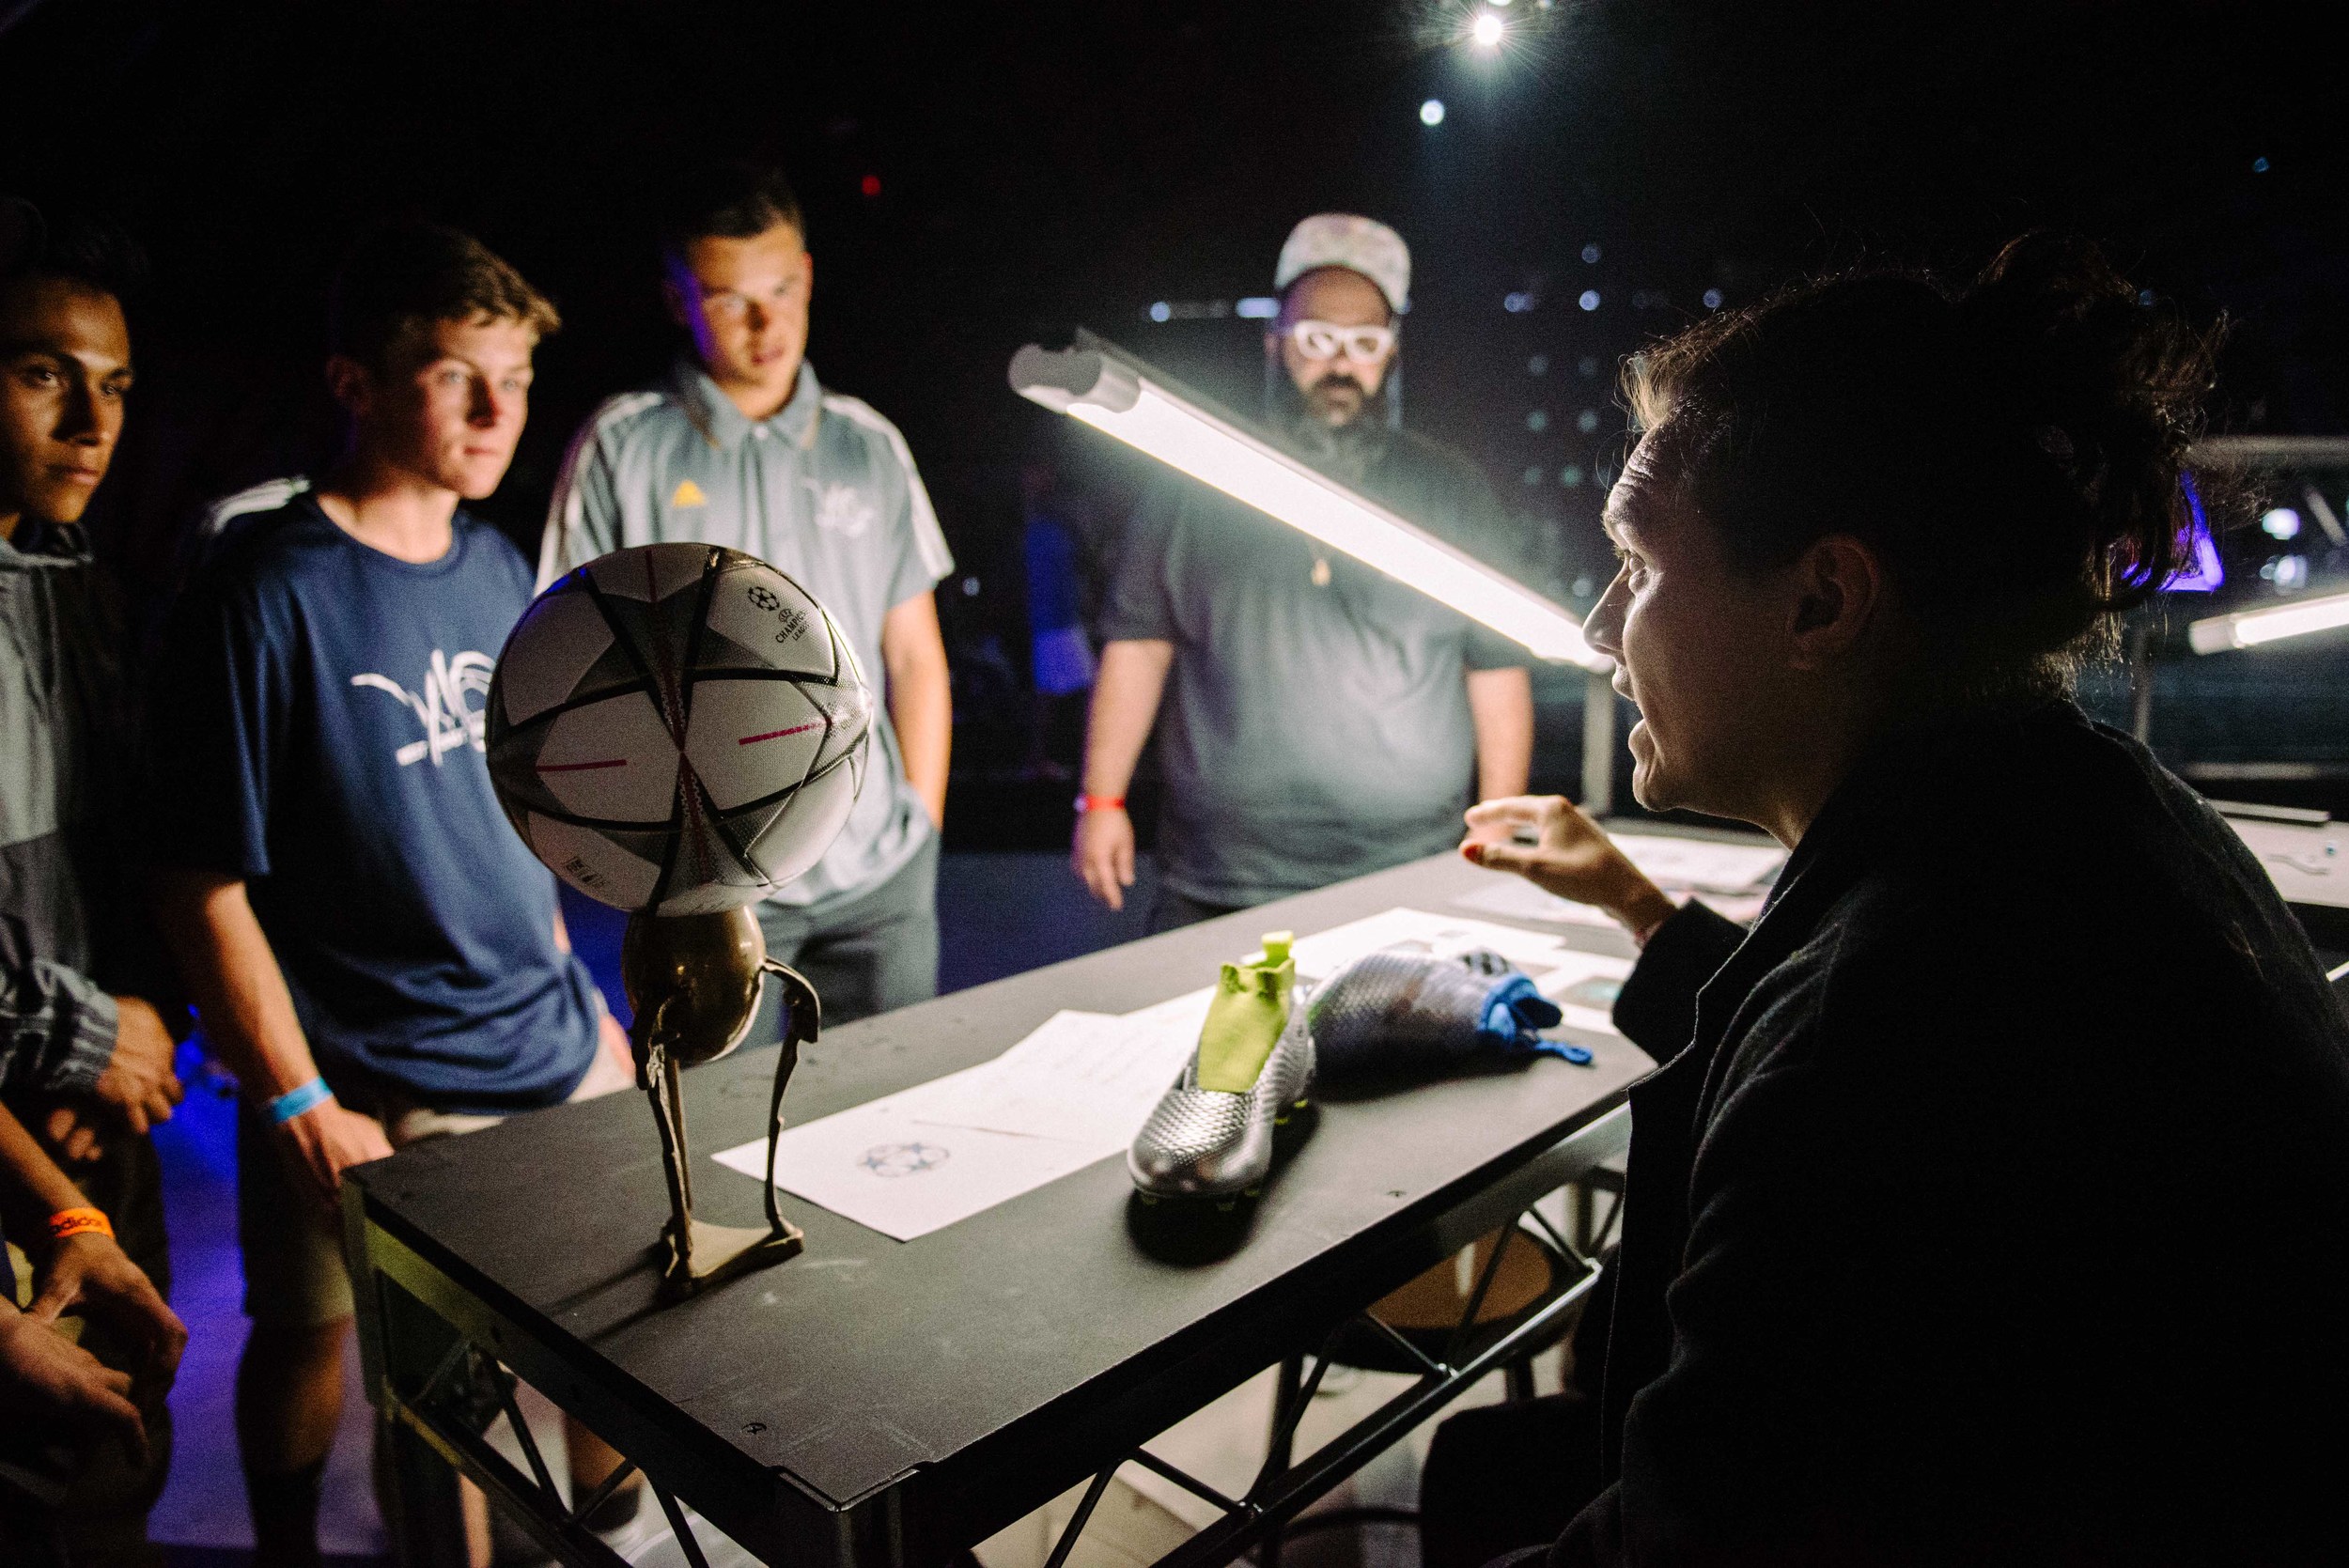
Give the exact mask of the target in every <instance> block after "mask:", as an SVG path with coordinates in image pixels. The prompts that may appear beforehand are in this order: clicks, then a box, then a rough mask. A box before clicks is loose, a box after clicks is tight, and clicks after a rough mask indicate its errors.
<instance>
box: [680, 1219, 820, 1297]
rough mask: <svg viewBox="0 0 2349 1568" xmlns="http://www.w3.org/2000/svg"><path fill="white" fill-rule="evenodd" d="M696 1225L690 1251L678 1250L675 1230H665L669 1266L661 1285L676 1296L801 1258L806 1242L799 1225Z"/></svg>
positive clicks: (702, 1222)
mask: <svg viewBox="0 0 2349 1568" xmlns="http://www.w3.org/2000/svg"><path fill="white" fill-rule="evenodd" d="M692 1227H693V1232H692V1235H693V1242H692V1248H691V1249H690V1251H689V1250H680V1249H679V1248H678V1247H677V1235H676V1232H675V1231H674V1230H671V1229H669V1228H668V1227H663V1230H662V1234H661V1246H662V1248H663V1249H664V1250H666V1251H667V1253H668V1266H667V1268H666V1269H665V1270H663V1273H662V1280H661V1283H662V1286H663V1288H665V1289H666V1290H668V1291H669V1292H670V1293H671V1294H672V1295H676V1296H691V1295H692V1294H693V1293H695V1292H696V1291H700V1290H706V1289H708V1287H709V1286H711V1285H714V1284H717V1283H719V1282H720V1281H724V1280H731V1279H733V1278H734V1277H735V1276H736V1275H738V1274H748V1273H750V1272H751V1271H752V1270H753V1269H756V1268H764V1267H766V1266H767V1265H769V1264H778V1263H781V1262H783V1260H784V1259H786V1258H790V1257H797V1256H798V1255H799V1252H800V1249H801V1246H802V1245H803V1244H804V1243H805V1240H806V1237H805V1236H804V1235H803V1234H801V1230H800V1228H799V1227H798V1226H797V1225H792V1224H787V1223H786V1224H785V1225H784V1226H783V1227H782V1228H781V1229H780V1230H769V1229H767V1228H766V1227H764V1226H758V1225H712V1224H710V1223H709V1222H708V1221H707V1220H702V1219H696V1220H693V1221H692ZM689 1256H690V1258H691V1260H692V1261H691V1265H690V1266H689V1265H688V1262H687V1259H688V1257H689Z"/></svg>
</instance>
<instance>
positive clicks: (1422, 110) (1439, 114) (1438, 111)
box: [1419, 98, 1443, 125]
mask: <svg viewBox="0 0 2349 1568" xmlns="http://www.w3.org/2000/svg"><path fill="white" fill-rule="evenodd" d="M1419 122H1420V124H1422V125H1441V124H1442V123H1443V100H1442V99H1440V98H1431V99H1429V100H1428V101H1426V102H1424V103H1423V104H1421V105H1420V106H1419Z"/></svg>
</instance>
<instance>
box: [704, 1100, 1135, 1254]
mask: <svg viewBox="0 0 2349 1568" xmlns="http://www.w3.org/2000/svg"><path fill="white" fill-rule="evenodd" d="M923 1087H924V1088H932V1087H935V1085H930V1084H925V1085H924V1086H923ZM907 1097H908V1096H907V1095H893V1096H891V1097H890V1098H888V1099H883V1100H874V1101H872V1102H870V1103H868V1104H865V1105H861V1106H858V1107H857V1108H856V1109H855V1110H844V1111H842V1112H841V1113H840V1114H838V1115H837V1116H826V1117H824V1118H823V1119H822V1120H820V1121H816V1122H810V1123H809V1124H808V1125H807V1126H803V1127H792V1128H789V1129H787V1130H786V1132H785V1133H784V1135H783V1139H782V1141H781V1144H780V1146H779V1147H778V1148H777V1150H776V1163H775V1185H776V1186H778V1187H780V1188H784V1189H786V1191H789V1192H794V1193H797V1194H798V1195H799V1196H801V1197H802V1198H805V1199H807V1200H808V1201H809V1202H811V1203H820V1204H822V1205H823V1206H824V1207H825V1208H828V1209H830V1210H832V1212H833V1213H834V1214H838V1215H845V1216H847V1217H848V1219H853V1220H855V1221H856V1222H857V1223H858V1224H860V1225H865V1226H869V1227H871V1228H872V1229H873V1230H876V1231H879V1232H880V1233H881V1234H883V1235H888V1236H894V1237H895V1238H896V1239H897V1240H899V1241H911V1240H912V1239H913V1238H914V1237H915V1236H918V1235H926V1234H928V1233H930V1232H931V1231H935V1230H938V1229H940V1228H941V1227H942V1226H946V1225H951V1224H953V1223H954V1222H955V1221H956V1220H957V1219H969V1218H970V1217H971V1216H972V1215H974V1214H977V1213H980V1212H981V1211H983V1210H986V1209H990V1208H993V1207H994V1206H995V1205H996V1204H998V1203H1004V1202H1006V1201H1008V1200H1010V1199H1013V1198H1017V1197H1018V1196H1019V1194H1021V1193H1022V1192H1027V1191H1031V1190H1033V1189H1034V1188H1039V1187H1042V1186H1043V1185H1044V1184H1045V1183H1047V1182H1051V1181H1057V1180H1059V1179H1060V1178H1061V1177H1063V1176H1066V1175H1068V1174H1069V1173H1070V1172H1076V1171H1081V1170H1082V1169H1084V1168H1085V1167H1086V1166H1088V1165H1090V1164H1092V1163H1093V1162H1094V1161H1095V1160H1097V1159H1099V1158H1100V1157H1102V1155H1103V1153H1104V1152H1105V1151H1103V1150H1101V1149H1100V1148H1098V1147H1096V1146H1092V1145H1088V1144H1085V1143H1081V1142H1071V1141H1066V1140H1063V1139H1057V1138H1022V1137H1019V1136H1017V1135H1015V1134H1011V1133H1002V1132H984V1131H980V1130H978V1129H976V1128H971V1127H949V1126H938V1125H936V1124H934V1123H930V1122H925V1121H920V1120H917V1119H916V1118H915V1117H914V1116H913V1115H912V1114H910V1112H909V1110H908V1109H907V1107H906V1106H905V1105H904V1104H903V1103H902V1102H903V1101H904V1100H905V1099H907ZM766 1157H767V1145H766V1143H765V1142H764V1141H758V1142H753V1143H745V1144H743V1145H742V1146H741V1147H740V1148H738V1149H728V1150H726V1151H725V1152H724V1153H723V1154H722V1155H719V1156H718V1157H717V1159H718V1162H719V1163H720V1164H722V1165H725V1166H728V1167H730V1168H732V1169H734V1170H737V1171H739V1172H742V1173H743V1174H745V1175H747V1176H750V1177H752V1178H753V1179H754V1180H755V1179H756V1178H757V1177H758V1175H759V1174H760V1167H761V1165H762V1164H763V1163H764V1162H765V1160H766Z"/></svg>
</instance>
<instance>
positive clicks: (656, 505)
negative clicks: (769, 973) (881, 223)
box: [538, 163, 954, 1022]
mask: <svg viewBox="0 0 2349 1568" xmlns="http://www.w3.org/2000/svg"><path fill="white" fill-rule="evenodd" d="M805 233H806V229H805V225H804V224H803V222H802V221H801V216H800V208H799V203H798V201H797V199H796V198H795V197H794V196H793V195H792V194H791V189H790V187H789V185H788V184H786V182H785V180H784V179H783V177H782V175H781V174H780V173H779V172H777V171H775V170H773V169H771V168H766V167H762V166H758V165H754V164H744V163H727V164H722V165H719V166H717V167H715V168H713V169H710V170H708V171H705V172H704V173H703V174H702V175H701V176H700V177H698V178H697V179H690V180H688V181H687V182H685V185H684V186H683V187H682V188H681V196H680V199H678V200H677V203H676V205H675V206H674V208H673V210H672V212H671V216H670V221H669V222H668V223H667V224H666V225H664V229H663V233H662V242H661V262H662V267H663V270H664V272H665V273H666V276H665V278H664V280H663V288H664V292H665V293H666V295H667V298H668V303H669V310H670V313H671V315H672V316H673V317H674V318H676V319H677V324H678V325H680V326H682V327H683V328H684V329H685V330H686V331H687V333H688V334H691V335H692V345H693V349H692V353H691V354H688V355H685V356H682V357H680V358H679V360H678V361H677V365H675V366H674V367H673V368H672V370H671V371H670V373H669V374H668V376H666V377H665V378H664V379H663V380H661V382H660V383H659V384H658V385H656V386H653V387H651V388H649V389H647V390H646V391H643V392H635V393H630V394H628V395H626V396H619V397H614V398H613V399H612V400H611V401H610V402H608V403H606V404H605V405H604V406H603V407H602V408H601V409H600V410H599V411H597V412H596V415H595V417H594V418H592V419H590V420H589V421H588V422H587V425H586V427H585V428H584V429H583V430H582V431H581V432H580V434H579V437H578V439H577V440H576V441H575V442H573V443H572V446H571V452H570V456H569V457H568V458H567V459H566V460H565V462H564V465H563V474H562V477H561V478H560V479H559V480H558V481H557V482H556V485H555V490H554V504H553V508H552V513H551V515H550V516H549V518H548V520H547V532H546V542H545V547H544V550H543V551H542V552H541V554H540V557H539V569H538V578H539V583H540V585H541V586H542V587H543V586H544V585H545V584H546V583H547V582H552V581H553V579H555V578H556V577H559V576H560V575H562V574H563V573H564V572H566V571H568V570H569V569H571V568H572V567H577V566H580V565H582V564H583V563H584V562H587V561H591V560H593V559H594V558H595V557H597V556H599V555H601V554H603V553H605V552H606V551H614V550H619V549H622V548H624V547H626V546H630V545H640V544H651V543H655V542H658V541H661V540H669V539H689V540H696V541H701V542H705V543H708V544H717V545H725V546H727V547H729V548H731V549H735V550H739V551H746V552H748V553H750V554H752V555H755V556H758V557H759V558H760V559H762V560H765V561H770V562H772V563H773V564H774V565H775V566H777V567H781V568H782V569H783V570H784V571H786V572H787V573H789V574H790V575H791V576H792V577H793V578H795V579H796V580H798V581H799V582H801V584H803V585H804V586H805V587H806V588H807V589H808V590H809V591H810V592H812V593H813V594H815V596H816V597H817V598H818V599H820V600H821V601H822V602H823V604H824V606H825V608H826V609H828V610H830V611H831V612H832V615H833V616H834V618H835V619H837V620H838V621H839V623H840V627H841V629H842V630H843V631H844V632H846V633H847V634H848V641H849V643H850V644H851V645H852V646H853V647H854V648H855V650H856V654H857V658H858V660H859V661H860V662H861V663H862V664H863V666H864V673H865V677H866V678H867V679H868V680H871V681H872V682H874V683H875V684H876V685H877V686H879V687H881V688H883V690H884V691H886V693H887V698H888V700H887V703H886V705H885V707H884V711H883V717H882V720H881V722H880V725H879V731H880V746H879V752H878V753H877V755H876V758H875V766H874V768H872V770H871V772H870V773H869V774H868V775H867V776H866V779H865V784H864V793H863V796H861V797H860V798H859V799H858V800H857V803H856V808H855V810H854V811H853V812H852V813H851V814H850V815H849V817H848V826H847V827H846V828H845V829H843V830H842V831H841V834H840V836H839V838H838V839H837V840H835V841H834V842H833V844H832V848H831V849H830V850H829V851H828V852H827V853H826V854H825V856H824V858H823V859H822V860H821V861H819V862H817V865H816V868H815V869H814V870H813V871H810V872H809V873H808V874H807V875H806V876H805V877H801V879H800V880H799V881H797V882H795V883H793V884H792V885H791V886H790V887H787V888H785V889H783V890H781V891H780V892H778V893H774V894H772V895H771V896H770V897H769V899H768V900H767V902H766V903H765V904H764V905H763V906H761V908H760V910H759V924H760V925H761V926H762V927H764V929H765V931H766V934H767V947H768V951H769V952H770V954H772V955H774V956H776V957H777V958H780V959H782V960H784V961H785V962H786V963H791V964H794V965H796V966H797V967H798V968H799V969H800V970H801V971H803V972H804V973H805V974H806V975H807V977H808V979H809V980H810V981H812V982H813V983H814V984H815V986H816V988H817V992H818V993H819V994H820V995H821V996H822V998H823V1001H824V1017H825V1018H826V1019H827V1020H828V1021H830V1020H838V1019H844V1018H855V1017H864V1016H865V1015H867V1014H871V1013H879V1012H883V1011H886V1010H887V1009H890V1008H893V1007H902V1006H904V1005H906V1004H907V1003H908V1002H913V1001H922V1000H923V999H925V998H926V997H928V996H930V995H932V994H934V993H935V992H936V990H937V988H938V918H937V911H936V905H935V898H934V895H935V892H936V883H937V871H938V829H939V825H940V823H941V821H943V820H944V817H945V811H946V759H947V751H948V748H949V746H950V744H951V742H952V739H953V732H954V714H953V707H952V699H951V697H950V694H949V692H948V689H947V675H946V648H945V644H944V641H943V639H942V638H941V636H940V635H939V629H938V608H937V604H936V601H935V600H933V599H932V598H931V597H930V593H931V590H932V589H933V588H934V587H935V586H936V585H937V584H938V582H940V581H941V580H942V579H943V578H945V577H946V576H947V574H948V573H950V572H952V571H953V570H954V558H953V556H951V555H950V554H948V553H947V550H946V540H945V537H944V536H942V535H941V533H940V532H939V528H938V518H937V514H935V513H934V512H933V511H931V509H930V500H929V495H928V493H927V492H926V491H925V490H924V489H923V488H922V478H921V475H920V474H917V473H915V472H914V467H913V458H912V455H911V454H910V453H909V452H908V451H907V450H906V443H905V438H904V437H903V436H901V435H899V434H898V433H897V428H896V427H895V426H894V425H892V424H890V422H889V421H888V420H886V419H883V418H882V417H881V416H880V415H879V414H878V413H876V412H874V411H872V410H871V409H870V408H868V407H866V406H865V405H864V404H863V403H862V402H860V401H858V400H857V399H856V398H854V397H846V396H841V395H840V394H838V393H835V392H827V391H825V390H824V389H823V388H822V387H821V386H819V385H818V384H817V380H816V372H815V371H814V370H813V369H812V368H810V367H809V366H808V365H807V363H806V360H805V358H804V354H805V349H806V346H807V305H808V292H809V289H810V287H811V286H812V284H813V281H814V272H815V263H814V260H813V258H812V257H810V256H809V255H808V254H807V246H806V241H805ZM764 1021H766V1022H771V1019H769V1020H764Z"/></svg>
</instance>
